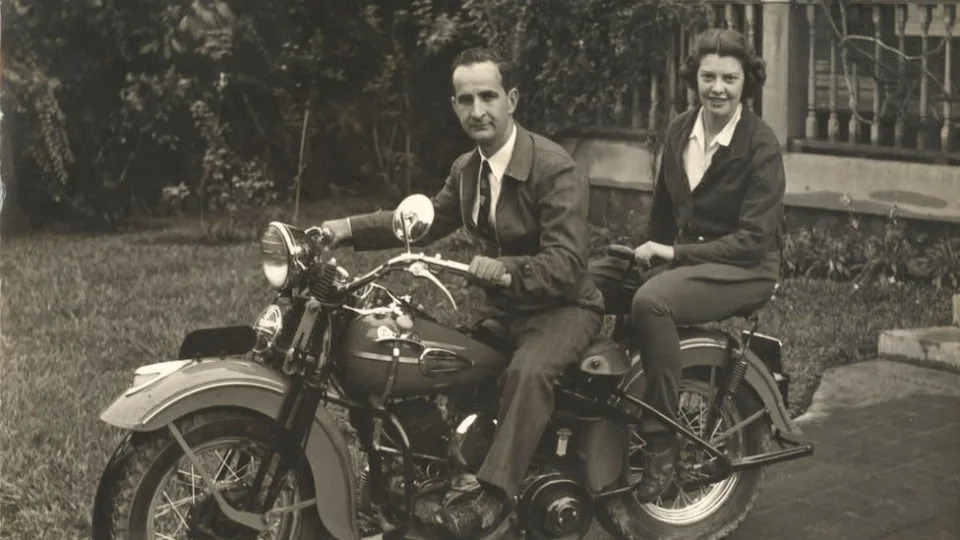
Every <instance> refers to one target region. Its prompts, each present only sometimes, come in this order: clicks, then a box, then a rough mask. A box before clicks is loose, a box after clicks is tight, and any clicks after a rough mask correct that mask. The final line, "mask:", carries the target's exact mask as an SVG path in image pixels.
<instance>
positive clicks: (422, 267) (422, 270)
mask: <svg viewBox="0 0 960 540" xmlns="http://www.w3.org/2000/svg"><path fill="white" fill-rule="evenodd" d="M407 272H410V273H411V274H413V276H414V277H418V278H425V279H426V280H428V281H430V282H431V283H433V284H434V285H436V286H437V287H439V288H440V290H441V291H443V292H444V294H446V295H447V300H450V303H451V304H453V309H454V310H457V311H459V310H460V308H459V307H457V302H456V300H454V299H453V295H452V294H450V291H449V290H448V289H447V287H446V286H445V285H444V284H443V283H442V282H441V281H440V279H439V278H437V276H435V275H434V274H433V272H431V271H430V269H429V268H428V267H427V265H426V263H423V262H415V263H413V264H411V265H410V266H408V267H407Z"/></svg>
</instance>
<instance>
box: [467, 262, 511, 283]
mask: <svg viewBox="0 0 960 540" xmlns="http://www.w3.org/2000/svg"><path fill="white" fill-rule="evenodd" d="M468 272H469V273H470V276H471V278H472V280H473V281H474V282H476V283H478V284H480V285H483V286H487V287H506V286H509V285H510V282H511V281H512V276H511V275H510V274H509V273H507V266H506V265H505V264H503V263H502V262H500V261H498V260H497V259H492V258H490V257H484V256H482V255H477V256H475V257H474V258H473V260H472V261H470V269H469V270H468Z"/></svg>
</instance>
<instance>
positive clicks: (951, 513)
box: [587, 362, 960, 540]
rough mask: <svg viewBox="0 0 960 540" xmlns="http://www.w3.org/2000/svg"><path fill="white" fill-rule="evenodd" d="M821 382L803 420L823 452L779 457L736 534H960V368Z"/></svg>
mask: <svg viewBox="0 0 960 540" xmlns="http://www.w3.org/2000/svg"><path fill="white" fill-rule="evenodd" d="M821 390H822V392H821V391H818V397H815V402H814V405H813V406H811V411H812V412H813V414H811V415H808V416H807V418H804V419H803V420H802V422H801V426H802V429H803V433H804V437H805V438H808V439H810V440H812V441H814V442H815V444H816V446H817V449H816V453H815V454H814V455H813V456H812V457H808V458H804V459H799V460H796V461H793V462H787V463H781V464H778V465H774V466H772V467H770V468H769V469H768V470H767V476H766V480H765V482H764V491H763V493H762V494H761V496H760V502H759V503H758V504H757V506H756V507H755V508H754V510H753V511H752V512H751V513H750V514H749V515H748V516H747V519H746V520H745V521H744V522H743V524H741V526H740V527H739V528H738V529H737V530H736V531H735V532H734V533H733V534H731V535H730V536H729V537H728V538H731V539H739V540H755V539H764V540H765V539H784V540H790V539H798V540H800V539H817V540H833V539H844V538H849V539H872V538H884V539H886V538H891V539H892V538H905V539H911V540H912V539H917V540H934V539H936V540H947V539H949V540H957V539H960V376H958V375H956V374H952V373H945V372H938V371H933V370H928V369H923V368H917V367H913V366H903V365H897V364H890V363H886V362H870V363H867V364H863V365H857V366H848V367H845V368H841V369H839V370H835V371H834V372H833V373H828V376H825V377H824V382H823V383H822V388H821ZM858 404H863V406H858ZM587 538H588V539H589V540H606V539H608V538H610V537H609V536H607V535H606V534H605V533H604V532H603V531H601V530H600V529H599V527H594V529H593V530H591V533H590V534H589V535H588V536H587Z"/></svg>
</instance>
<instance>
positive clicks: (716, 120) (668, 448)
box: [591, 29, 785, 502]
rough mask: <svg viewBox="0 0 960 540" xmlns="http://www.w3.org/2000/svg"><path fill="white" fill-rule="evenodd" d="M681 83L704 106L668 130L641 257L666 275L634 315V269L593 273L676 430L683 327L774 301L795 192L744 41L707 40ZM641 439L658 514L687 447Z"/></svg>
mask: <svg viewBox="0 0 960 540" xmlns="http://www.w3.org/2000/svg"><path fill="white" fill-rule="evenodd" d="M680 72H681V75H682V77H683V79H684V80H685V81H686V82H687V84H688V85H689V86H690V87H691V88H693V89H695V90H696V91H697V95H698V96H699V99H700V106H699V107H697V108H695V109H693V110H690V111H687V112H685V113H683V114H681V115H680V116H678V117H677V118H676V119H674V121H673V122H671V124H670V126H669V127H668V128H667V133H666V137H665V140H664V147H663V156H662V159H661V162H660V163H661V165H660V172H659V174H658V176H657V182H656V187H655V189H654V194H653V201H652V207H651V211H650V219H649V224H648V229H647V236H648V238H649V239H648V241H646V242H644V243H643V244H642V245H640V246H639V247H637V248H636V250H635V251H634V254H635V256H636V259H637V260H639V261H641V262H643V263H645V264H650V263H665V264H662V265H661V266H660V267H658V268H657V269H655V270H654V271H651V272H649V273H648V274H647V275H645V276H644V278H646V281H645V282H644V283H643V285H642V286H640V288H639V289H637V290H636V293H635V294H633V297H632V302H631V303H630V304H629V305H628V304H627V299H628V298H629V293H627V294H626V295H625V294H624V291H625V290H632V289H625V288H624V282H625V281H627V282H629V281H630V279H633V277H632V276H626V275H625V272H626V267H627V264H626V263H625V262H623V261H622V260H615V259H612V258H611V259H603V260H599V261H595V262H593V263H591V274H592V275H593V276H594V279H595V281H596V282H597V284H598V285H599V286H600V289H601V290H602V291H603V293H604V297H605V300H606V302H607V311H608V312H615V313H616V312H625V311H626V310H628V309H629V311H630V314H631V317H630V321H631V330H632V331H631V333H630V340H631V343H630V346H631V349H632V350H633V352H634V353H636V352H639V354H640V359H641V362H642V363H643V368H644V371H645V374H646V379H647V386H646V389H645V394H644V400H645V401H646V402H647V403H649V404H650V405H651V406H653V407H654V408H656V409H657V410H658V411H660V412H662V413H663V414H664V415H666V416H667V417H669V418H676V417H677V407H678V384H679V381H680V340H679V337H678V335H677V329H676V326H677V325H691V324H703V323H707V322H710V321H716V320H720V319H724V318H727V317H730V316H732V315H734V314H736V313H738V312H743V311H744V310H748V309H751V308H756V307H759V306H760V305H762V304H763V303H765V302H766V301H767V300H768V299H769V298H770V296H771V294H772V293H773V290H774V286H775V284H776V281H777V278H778V275H779V266H780V252H779V248H780V244H781V235H782V228H781V223H782V215H783V194H784V189H785V181H784V171H783V160H782V156H781V152H780V143H779V142H778V141H777V139H776V137H775V136H774V134H773V131H772V130H771V129H770V127H769V126H767V124H765V123H764V122H763V120H761V119H760V118H759V117H757V116H756V115H755V114H754V113H753V112H752V111H750V110H749V109H748V108H746V107H744V106H743V100H744V99H746V98H749V97H752V96H756V95H758V94H759V91H760V88H761V87H762V86H763V83H764V81H765V79H766V72H765V67H764V62H763V60H762V59H761V58H760V57H758V56H757V55H756V53H755V52H754V51H753V49H752V47H751V46H750V44H749V42H748V41H747V39H746V37H745V36H744V35H743V34H741V33H739V32H736V31H734V30H720V29H712V30H708V31H706V32H704V33H703V34H700V35H699V36H697V38H696V40H695V45H694V47H693V48H692V51H691V54H690V56H689V57H688V58H686V59H685V61H684V63H683V65H682V66H681V70H680ZM652 274H655V275H653V277H650V275H652ZM640 434H641V436H643V438H644V439H645V440H646V441H647V451H646V453H645V457H644V459H645V463H644V475H643V478H642V480H641V484H640V486H639V488H638V491H637V493H636V496H637V499H638V500H640V501H641V502H651V501H654V500H656V499H657V497H658V496H659V495H660V493H661V492H662V491H663V490H664V488H665V487H666V486H667V485H668V484H669V482H670V480H671V479H672V477H673V469H674V463H675V461H676V454H677V438H676V436H675V434H674V433H673V432H671V431H669V430H668V429H667V428H666V426H664V425H663V424H662V423H660V422H657V421H653V420H651V419H647V420H646V421H645V422H644V423H643V424H641V426H640Z"/></svg>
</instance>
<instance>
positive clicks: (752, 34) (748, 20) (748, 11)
mask: <svg viewBox="0 0 960 540" xmlns="http://www.w3.org/2000/svg"><path fill="white" fill-rule="evenodd" d="M756 8H757V6H756V4H747V5H746V6H744V11H743V25H744V26H746V27H747V42H748V43H750V46H751V47H753V48H754V49H758V47H757V31H756V29H755V28H754V27H753V21H754V16H755V12H754V10H755V9H756ZM747 109H749V110H751V111H752V110H753V98H748V99H747Z"/></svg>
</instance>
